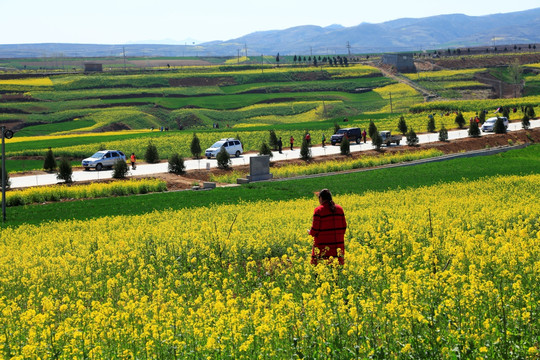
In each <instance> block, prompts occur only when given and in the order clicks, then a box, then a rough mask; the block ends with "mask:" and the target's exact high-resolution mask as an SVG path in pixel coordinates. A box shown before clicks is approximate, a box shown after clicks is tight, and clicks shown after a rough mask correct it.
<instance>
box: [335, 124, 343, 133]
mask: <svg viewBox="0 0 540 360" xmlns="http://www.w3.org/2000/svg"><path fill="white" fill-rule="evenodd" d="M339 129H341V126H339V124H338V123H334V134H337V132H338V131H339Z"/></svg>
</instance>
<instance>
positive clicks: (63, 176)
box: [56, 157, 73, 183]
mask: <svg viewBox="0 0 540 360" xmlns="http://www.w3.org/2000/svg"><path fill="white" fill-rule="evenodd" d="M72 176H73V169H72V168H71V163H70V162H69V160H68V159H67V158H65V157H63V158H62V160H60V166H58V174H56V178H57V179H58V180H64V181H65V182H66V183H72V182H73V179H72Z"/></svg>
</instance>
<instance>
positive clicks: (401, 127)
mask: <svg viewBox="0 0 540 360" xmlns="http://www.w3.org/2000/svg"><path fill="white" fill-rule="evenodd" d="M397 126H398V129H399V131H400V132H401V133H402V134H403V135H405V134H406V133H407V123H406V122H405V118H404V117H403V115H401V116H400V117H399V122H398V125H397Z"/></svg>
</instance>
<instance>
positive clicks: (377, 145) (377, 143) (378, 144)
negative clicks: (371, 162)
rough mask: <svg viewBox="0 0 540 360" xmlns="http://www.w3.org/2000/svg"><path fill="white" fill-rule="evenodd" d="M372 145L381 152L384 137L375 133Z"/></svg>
mask: <svg viewBox="0 0 540 360" xmlns="http://www.w3.org/2000/svg"><path fill="white" fill-rule="evenodd" d="M371 144H372V145H373V146H374V147H375V149H377V150H380V149H381V146H382V136H381V134H380V133H379V132H378V131H375V133H374V134H373V137H372V138H371Z"/></svg>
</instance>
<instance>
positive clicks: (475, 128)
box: [469, 121, 480, 137]
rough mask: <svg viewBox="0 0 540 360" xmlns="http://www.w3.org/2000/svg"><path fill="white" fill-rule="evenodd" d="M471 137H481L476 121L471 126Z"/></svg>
mask: <svg viewBox="0 0 540 360" xmlns="http://www.w3.org/2000/svg"><path fill="white" fill-rule="evenodd" d="M469 136H470V137H480V128H479V127H478V123H477V122H476V121H472V122H471V126H469Z"/></svg>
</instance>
